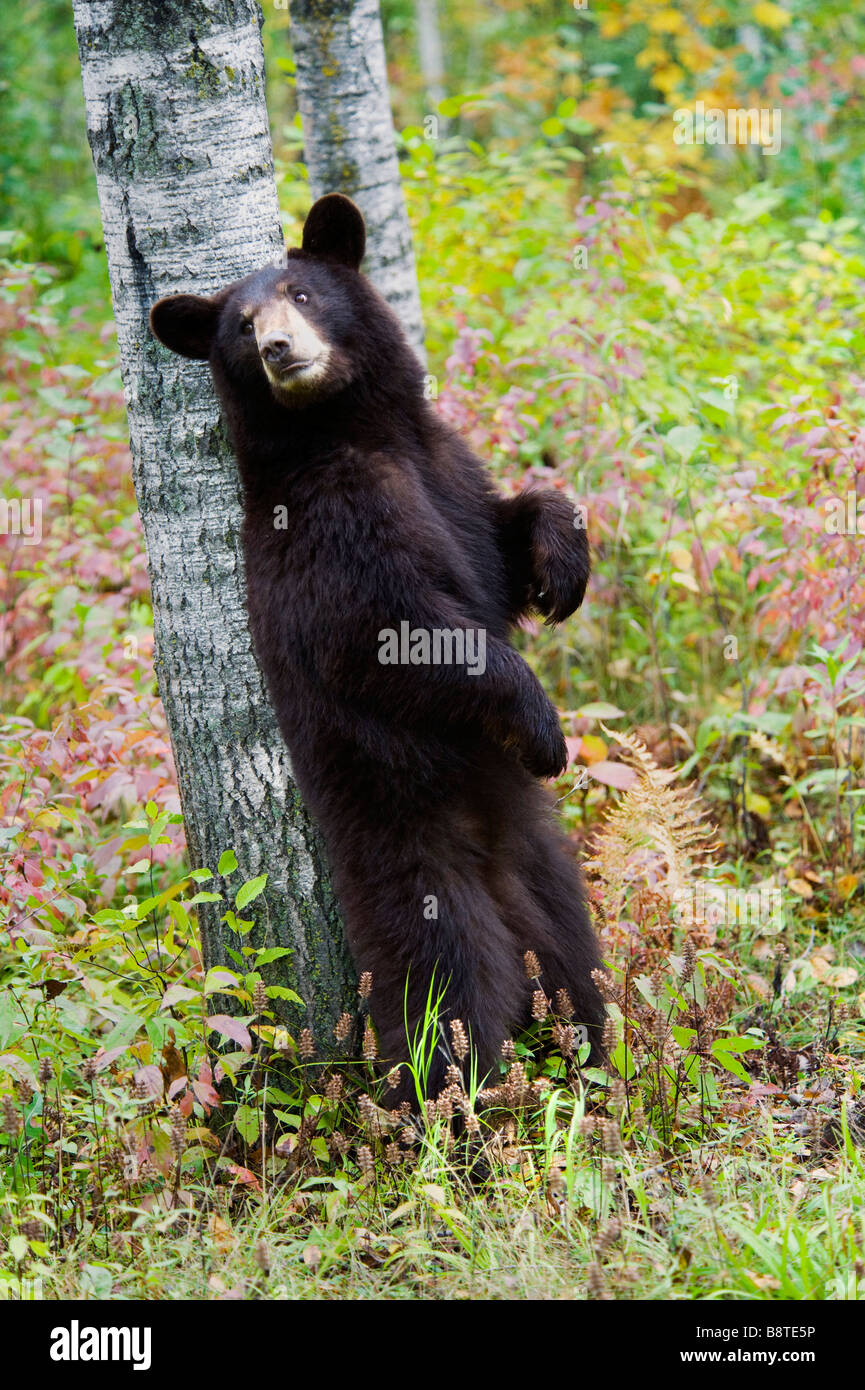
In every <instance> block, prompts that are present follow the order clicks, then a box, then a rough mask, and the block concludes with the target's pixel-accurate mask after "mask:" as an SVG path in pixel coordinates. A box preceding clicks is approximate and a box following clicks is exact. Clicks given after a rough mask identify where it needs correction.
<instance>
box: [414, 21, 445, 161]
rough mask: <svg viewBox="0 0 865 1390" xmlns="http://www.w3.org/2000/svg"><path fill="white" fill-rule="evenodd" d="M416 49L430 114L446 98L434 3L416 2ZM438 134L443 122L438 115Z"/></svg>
mask: <svg viewBox="0 0 865 1390" xmlns="http://www.w3.org/2000/svg"><path fill="white" fill-rule="evenodd" d="M415 19H416V23H417V50H418V58H419V59H420V70H421V76H422V77H423V84H424V94H425V96H426V100H427V104H428V106H429V111H430V114H433V113H434V112H435V109H436V107H437V106H438V104H439V102H441V101H444V99H445V61H444V50H443V48H442V34H441V25H440V24H439V10H438V3H437V0H416V3H415ZM438 119H439V134H443V133H444V132H443V130H442V126H443V124H444V123H443V121H442V118H441V116H439V118H438Z"/></svg>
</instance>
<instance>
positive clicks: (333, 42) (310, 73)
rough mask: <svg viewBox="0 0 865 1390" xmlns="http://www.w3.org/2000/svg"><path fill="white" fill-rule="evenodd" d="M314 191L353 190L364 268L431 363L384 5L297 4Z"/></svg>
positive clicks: (344, 0)
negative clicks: (363, 229)
mask: <svg viewBox="0 0 865 1390" xmlns="http://www.w3.org/2000/svg"><path fill="white" fill-rule="evenodd" d="M289 13H290V16H291V44H292V50H293V52H294V60H295V65H296V68H297V104H298V108H299V110H300V118H301V121H302V123H303V146H304V158H305V160H306V165H307V168H308V170H309V181H310V186H311V191H312V193H313V194H314V196H315V197H316V198H317V197H319V196H320V195H321V194H322V193H346V194H348V196H349V197H350V198H353V199H354V201H355V202H356V203H357V205H358V207H359V208H360V210H361V212H362V213H363V215H364V219H365V221H366V226H367V257H366V264H365V267H364V268H365V270H366V271H367V274H368V275H369V277H370V279H371V280H372V281H373V283H374V285H375V286H376V288H377V289H378V291H379V292H380V293H381V294H382V295H383V296H384V298H385V299H386V300H387V301H388V303H389V304H390V306H391V308H392V309H393V310H394V312H395V313H396V314H397V315H398V316H399V318H400V320H401V322H402V325H403V327H404V329H405V331H406V334H407V335H408V339H409V341H410V342H411V344H412V346H413V347H414V348H415V350H416V351H417V353H418V355H419V356H420V357H421V358H422V357H423V341H424V332H423V320H422V318H421V310H420V297H419V295H418V287H417V272H416V270H415V262H414V252H413V250H412V242H411V230H410V228H409V223H408V217H407V215H406V210H405V203H404V201H403V196H402V187H401V185H400V176H399V160H398V159H397V154H396V141H395V138H394V129H393V117H392V115H391V109H390V96H389V93H388V85H387V68H386V65H385V53H384V37H383V35H382V28H381V16H380V14H379V8H378V0H290V6H289Z"/></svg>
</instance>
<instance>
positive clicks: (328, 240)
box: [150, 193, 405, 409]
mask: <svg viewBox="0 0 865 1390" xmlns="http://www.w3.org/2000/svg"><path fill="white" fill-rule="evenodd" d="M365 242H366V231H365V228H364V221H363V217H362V215H361V212H360V210H359V208H357V207H356V206H355V204H354V203H353V202H352V201H351V199H350V198H346V197H344V196H343V195H342V194H341V193H328V194H326V195H325V197H323V198H319V200H318V202H317V203H315V205H314V206H313V208H312V209H311V210H310V212H309V215H308V217H307V219H306V222H305V224H304V228H303V240H302V244H301V246H300V247H299V248H297V249H295V250H291V251H288V252H287V255H286V263H285V265H282V266H268V267H266V268H265V269H264V270H260V271H258V272H256V273H255V274H254V275H249V276H247V277H246V278H245V279H244V280H238V281H236V282H235V283H234V284H233V285H228V286H227V287H226V288H225V289H223V290H220V291H219V292H218V293H217V294H214V295H210V296H207V297H205V296H202V295H195V294H173V295H169V296H168V297H167V298H165V299H160V300H159V301H158V302H157V303H156V304H154V306H153V308H152V309H151V311H150V327H151V329H152V331H153V333H154V334H155V335H156V337H157V338H158V339H159V341H160V342H161V343H164V344H165V346H166V347H167V348H170V349H171V350H172V352H179V353H181V354H182V355H183V356H184V357H192V358H197V359H199V360H202V361H208V360H209V361H210V363H211V366H212V367H213V370H214V375H215V377H216V380H217V385H218V386H220V385H223V384H224V385H226V386H228V388H229V390H232V389H233V390H234V391H243V392H244V394H245V398H246V399H249V396H250V395H252V396H253V397H254V395H255V394H256V393H257V390H258V389H261V388H266V387H269V393H268V394H269V396H270V398H271V399H273V400H275V401H276V402H277V403H278V404H279V405H282V406H286V407H287V408H289V409H303V408H305V407H307V406H309V405H311V404H314V403H316V402H318V401H320V400H323V399H326V398H327V397H329V396H331V395H333V394H334V393H335V392H337V391H339V390H341V389H342V388H344V387H346V386H349V385H351V384H352V382H353V381H355V380H356V379H357V377H358V376H360V375H362V374H363V373H364V371H366V370H369V369H370V367H371V366H372V365H373V364H375V365H376V368H377V370H378V371H381V369H382V367H383V366H384V362H385V361H386V360H387V358H388V357H389V356H390V355H391V353H392V352H395V353H396V354H398V355H401V353H402V351H403V349H404V347H405V340H404V339H403V337H402V333H401V330H400V328H399V324H398V322H397V320H396V318H395V316H394V315H393V314H392V313H391V311H390V310H389V309H388V307H387V305H385V303H384V301H383V300H382V299H381V298H380V296H379V295H378V294H377V293H376V291H375V290H374V289H373V287H372V285H371V284H370V282H369V281H368V280H367V279H366V278H365V277H364V276H363V275H360V274H359V273H358V270H359V266H360V263H361V260H362V259H363V253H364V246H365ZM389 349H390V351H389ZM383 358H384V360H383Z"/></svg>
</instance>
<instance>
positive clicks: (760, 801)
mask: <svg viewBox="0 0 865 1390" xmlns="http://www.w3.org/2000/svg"><path fill="white" fill-rule="evenodd" d="M745 807H746V809H747V810H749V811H750V812H751V814H752V815H753V816H759V817H760V819H761V820H771V819H772V803H771V801H770V800H769V798H768V796H761V795H760V793H759V792H746V793H745Z"/></svg>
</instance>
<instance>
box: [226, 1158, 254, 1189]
mask: <svg viewBox="0 0 865 1390" xmlns="http://www.w3.org/2000/svg"><path fill="white" fill-rule="evenodd" d="M225 1167H226V1169H227V1171H228V1172H229V1173H230V1174H231V1176H232V1177H233V1178H234V1180H235V1182H245V1183H248V1185H249V1186H250V1187H260V1186H261V1183H260V1182H259V1181H258V1178H257V1177H256V1176H255V1174H254V1173H251V1172H250V1171H249V1169H248V1168H241V1167H240V1165H239V1164H237V1163H226V1165H225Z"/></svg>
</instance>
